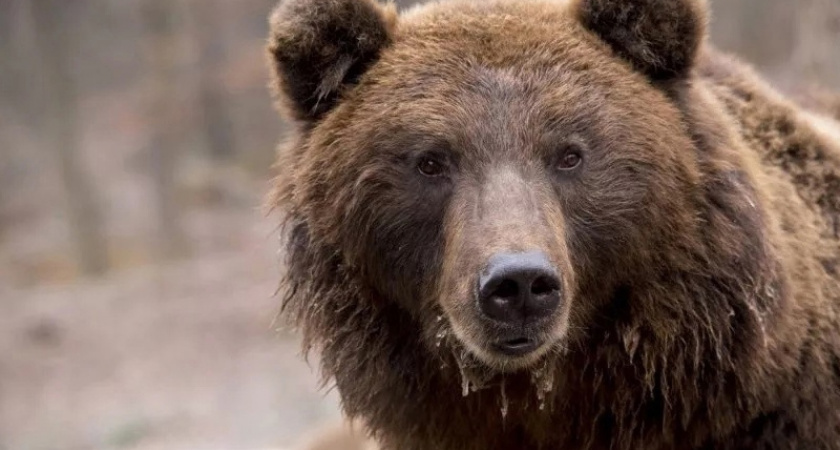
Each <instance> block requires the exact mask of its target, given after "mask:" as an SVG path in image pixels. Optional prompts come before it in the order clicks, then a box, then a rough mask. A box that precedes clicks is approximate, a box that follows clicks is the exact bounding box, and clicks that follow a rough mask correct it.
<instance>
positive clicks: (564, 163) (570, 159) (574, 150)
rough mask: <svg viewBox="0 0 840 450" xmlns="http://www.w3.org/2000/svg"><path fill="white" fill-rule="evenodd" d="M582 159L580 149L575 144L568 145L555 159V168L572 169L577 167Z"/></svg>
mask: <svg viewBox="0 0 840 450" xmlns="http://www.w3.org/2000/svg"><path fill="white" fill-rule="evenodd" d="M582 161H583V156H582V155H581V150H580V148H579V147H578V146H576V145H569V146H566V148H565V149H563V152H562V153H561V154H560V159H559V160H558V161H557V166H556V167H557V170H562V171H566V170H572V169H575V168H577V167H578V166H579V165H580V163H581V162H582Z"/></svg>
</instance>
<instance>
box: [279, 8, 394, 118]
mask: <svg viewBox="0 0 840 450" xmlns="http://www.w3.org/2000/svg"><path fill="white" fill-rule="evenodd" d="M396 17H397V14H396V9H395V7H394V6H393V5H389V6H380V5H379V4H378V3H376V2H375V1H374V0H283V1H281V3H280V4H279V5H278V6H277V8H276V9H275V10H274V13H273V14H272V16H271V20H270V24H271V35H270V37H269V42H268V51H269V60H270V64H271V66H272V72H273V75H274V80H273V82H272V84H273V88H274V89H276V92H277V95H278V96H279V97H280V99H281V101H282V102H283V103H284V104H285V105H286V106H287V107H288V108H289V109H290V111H291V113H292V115H293V116H294V117H295V118H296V119H298V120H304V121H315V120H318V119H319V118H320V117H321V116H322V115H323V114H324V113H325V112H327V111H329V110H330V109H331V108H332V107H333V106H335V103H336V101H337V100H338V97H339V94H340V92H341V90H342V88H344V87H345V86H346V85H348V84H352V83H353V82H355V81H357V79H358V77H359V76H361V75H362V73H364V71H365V70H366V69H367V68H368V67H369V66H370V64H371V63H372V62H373V61H374V60H375V59H376V58H377V56H378V55H379V52H380V51H381V50H382V49H383V48H384V47H385V46H386V45H388V44H389V43H390V41H391V33H392V30H393V28H394V25H395V23H396Z"/></svg>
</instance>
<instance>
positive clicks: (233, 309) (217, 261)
mask: <svg viewBox="0 0 840 450" xmlns="http://www.w3.org/2000/svg"><path fill="white" fill-rule="evenodd" d="M257 218H258V215H256V214H255V220H254V222H253V223H252V224H250V225H248V224H244V227H243V228H244V231H243V232H242V234H243V236H242V237H243V238H245V239H247V244H245V245H243V248H245V249H246V250H244V251H237V252H228V253H219V254H217V255H214V256H212V257H206V258H202V259H201V260H199V261H187V262H183V263H176V264H172V265H169V266H165V267H157V268H152V269H144V270H136V271H130V272H127V273H123V274H119V275H115V276H113V277H109V278H107V279H102V280H98V281H91V282H85V283H78V284H75V285H73V286H63V287H62V286H53V287H42V288H36V289H26V290H8V289H6V290H4V291H0V293H2V304H3V312H2V314H0V400H2V401H0V449H4V450H5V449H9V450H11V449H32V450H47V449H55V450H59V449H62V450H71V449H186V448H189V449H257V448H270V447H276V446H288V445H291V444H292V443H293V442H294V441H296V440H297V439H298V438H299V437H300V436H301V434H302V433H304V432H305V431H306V430H308V429H310V428H311V427H313V426H315V425H316V424H318V423H320V422H323V421H328V420H330V419H332V418H335V417H337V410H336V408H335V402H336V399H335V395H328V396H326V397H324V395H323V394H321V393H319V392H318V391H317V386H316V383H315V378H314V376H313V372H312V370H311V369H310V368H309V366H307V365H306V363H304V362H303V361H302V359H301V358H300V357H299V356H298V349H299V342H298V339H296V337H295V336H293V335H291V334H289V333H286V332H279V333H278V332H276V331H275V326H273V325H272V318H273V317H274V316H275V313H276V311H277V299H276V298H274V297H273V295H272V294H273V292H274V290H275V287H276V283H277V275H276V261H275V257H274V253H275V252H274V249H275V248H276V243H275V239H274V238H273V237H272V235H271V227H270V226H254V223H258V224H259V223H264V221H260V220H256V219H257Z"/></svg>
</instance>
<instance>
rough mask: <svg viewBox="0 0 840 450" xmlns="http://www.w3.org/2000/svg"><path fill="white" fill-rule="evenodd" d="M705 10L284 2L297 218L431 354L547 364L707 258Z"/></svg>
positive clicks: (278, 20)
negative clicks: (697, 137)
mask: <svg viewBox="0 0 840 450" xmlns="http://www.w3.org/2000/svg"><path fill="white" fill-rule="evenodd" d="M652 11H655V12H656V13H655V14H650V13H651V12H652ZM703 11H704V9H703V8H702V4H701V3H700V2H694V1H680V2H659V1H647V2H640V1H637V2H607V1H603V2H601V1H578V2H569V3H542V2H527V3H517V4H513V3H512V2H509V3H505V2H490V3H486V4H481V3H476V4H472V3H451V4H440V5H435V6H433V7H430V8H427V9H425V10H418V11H414V12H411V13H409V14H408V16H407V17H405V18H402V19H401V20H397V19H396V18H395V16H394V13H393V11H391V10H389V9H387V8H383V7H380V6H378V5H376V4H374V3H371V2H367V1H362V0H343V1H290V2H286V3H283V4H281V6H280V7H279V8H278V10H277V12H276V13H275V15H274V18H273V21H272V23H273V29H274V32H273V33H274V34H273V40H272V44H271V57H272V61H273V62H274V64H275V66H274V67H275V73H276V74H277V84H278V87H279V89H278V91H279V93H280V97H281V102H283V103H284V104H285V106H286V107H287V110H288V111H290V112H291V116H293V117H296V118H297V119H298V121H299V124H300V127H301V132H300V136H299V140H298V141H296V142H295V143H294V144H293V145H292V147H290V149H289V150H287V153H286V154H285V156H284V159H283V160H281V161H283V162H284V163H286V164H287V167H286V168H285V169H286V172H285V173H284V174H283V175H282V179H281V188H280V192H281V193H280V196H281V197H282V198H284V199H285V200H283V201H285V205H284V207H286V208H287V209H289V210H290V211H291V215H292V217H294V218H295V219H296V220H298V221H299V223H298V225H299V227H298V230H299V232H300V233H302V234H305V235H306V236H305V237H302V238H301V239H304V240H305V242H306V244H305V245H307V246H313V243H317V244H318V245H319V246H323V247H324V248H325V249H326V248H328V249H329V250H324V251H325V252H328V253H331V254H332V255H333V259H334V260H335V262H334V264H336V265H341V266H342V267H345V270H346V271H350V272H352V273H353V274H354V275H353V278H354V281H355V282H356V283H357V284H358V285H359V286H360V289H361V290H362V291H363V292H364V294H362V295H361V296H362V297H364V298H363V299H354V300H348V301H368V302H383V303H389V304H396V305H398V306H399V308H400V309H401V310H403V311H405V312H406V313H407V314H408V315H410V317H411V318H412V320H414V321H416V322H417V323H419V324H421V325H422V326H421V328H422V329H423V330H424V339H425V342H426V345H427V347H428V348H429V349H431V350H434V349H435V348H437V347H439V344H440V341H441V336H445V337H446V341H447V342H448V343H449V344H450V346H455V347H458V348H461V347H462V348H464V349H465V350H466V352H464V353H462V357H464V358H476V359H477V360H478V361H480V362H481V363H483V364H484V365H486V366H489V367H491V368H493V369H495V370H499V371H515V370H518V369H521V368H524V367H531V366H533V365H534V364H536V363H537V362H538V361H539V360H540V359H541V358H542V357H543V356H544V355H546V354H548V353H552V352H559V351H561V350H562V349H563V348H565V347H568V346H569V345H572V343H574V342H575V341H576V340H577V339H580V338H582V331H583V330H586V329H587V327H588V326H589V325H588V322H589V321H590V320H591V316H592V315H593V314H595V313H596V311H598V310H599V308H601V307H603V306H604V305H605V304H607V303H608V302H610V301H611V300H612V299H613V297H614V295H615V292H616V291H620V290H621V289H626V288H627V286H632V285H633V284H634V283H636V280H644V279H654V278H657V277H660V276H662V273H663V271H664V268H668V270H675V269H678V268H685V269H688V268H689V266H690V265H692V264H695V263H696V261H695V259H694V258H695V256H696V255H694V254H691V251H690V250H687V249H690V248H691V246H692V244H693V242H692V241H693V240H698V241H699V240H701V239H702V233H703V230H702V229H701V228H700V224H699V221H698V220H697V217H696V216H697V213H696V208H695V206H696V203H697V202H699V201H700V200H699V199H698V197H699V196H700V192H699V189H700V188H699V178H700V174H699V169H698V167H697V165H698V162H697V160H696V157H695V154H696V148H695V143H694V141H693V140H692V136H691V135H690V130H689V129H688V128H687V127H686V126H685V125H684V121H683V119H684V116H683V113H682V112H681V111H680V110H679V108H678V107H677V105H676V104H675V102H674V100H673V98H672V96H673V95H674V94H673V91H675V90H678V89H680V87H679V86H680V84H681V83H684V82H685V80H686V78H687V75H688V72H689V71H690V68H691V65H692V63H693V60H694V58H695V57H696V52H697V50H698V46H699V43H700V41H701V40H702V37H703V25H704V20H705V19H704V14H703ZM605 24H609V27H608V28H607V27H606V25H605ZM651 36H653V37H654V38H651ZM663 193H668V194H667V195H663ZM291 264H292V265H294V264H295V261H294V260H291ZM307 270H310V269H307ZM325 270H327V269H325ZM310 271H311V270H310ZM307 276H311V275H307Z"/></svg>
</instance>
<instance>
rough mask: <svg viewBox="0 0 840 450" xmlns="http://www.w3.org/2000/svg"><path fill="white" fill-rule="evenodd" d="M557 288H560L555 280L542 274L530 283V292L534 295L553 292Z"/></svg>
mask: <svg viewBox="0 0 840 450" xmlns="http://www.w3.org/2000/svg"><path fill="white" fill-rule="evenodd" d="M558 290H560V286H559V284H558V283H557V280H555V279H552V278H548V277H544V276H543V277H538V278H537V279H536V280H534V283H533V284H531V294H533V295H536V296H539V295H548V294H553V293H554V292H556V291H558Z"/></svg>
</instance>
